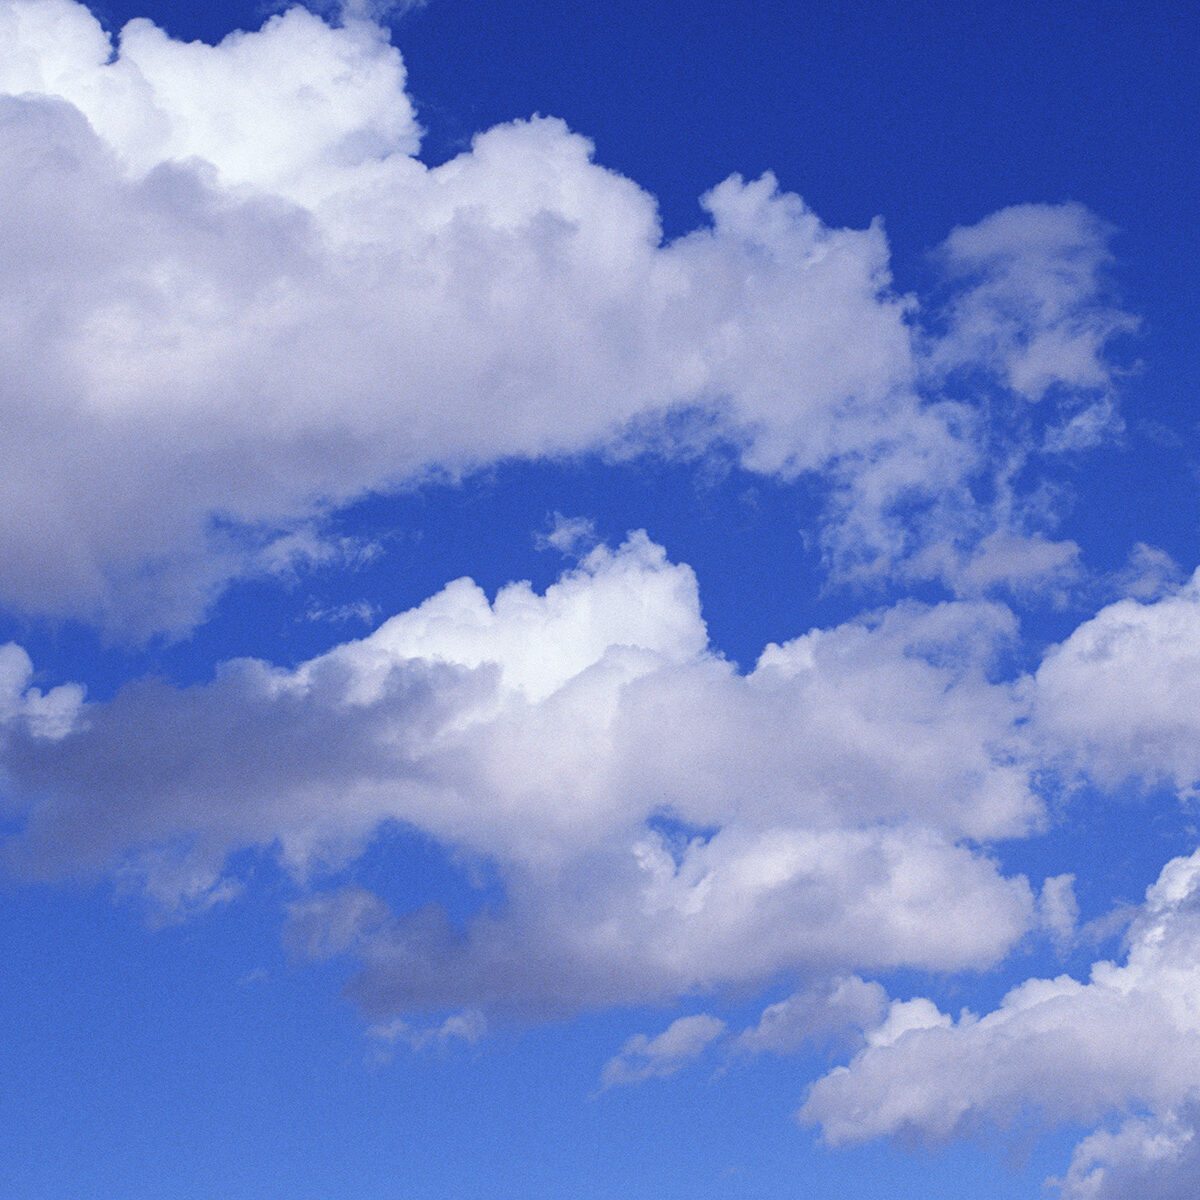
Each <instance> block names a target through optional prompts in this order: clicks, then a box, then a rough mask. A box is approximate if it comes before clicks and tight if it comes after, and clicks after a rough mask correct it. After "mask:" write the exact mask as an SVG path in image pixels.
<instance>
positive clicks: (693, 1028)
mask: <svg viewBox="0 0 1200 1200" xmlns="http://www.w3.org/2000/svg"><path fill="white" fill-rule="evenodd" d="M724 1032H725V1022H724V1021H721V1020H719V1019H718V1018H716V1017H711V1016H709V1015H708V1014H706V1013H697V1014H696V1015H695V1016H691V1017H680V1018H679V1019H678V1020H677V1021H672V1022H671V1024H670V1025H669V1026H668V1027H667V1028H666V1029H664V1030H663V1032H662V1033H660V1034H658V1036H657V1037H647V1036H646V1035H645V1034H644V1033H639V1034H635V1035H634V1036H633V1037H631V1038H630V1039H629V1040H628V1041H627V1042H626V1043H625V1045H624V1046H622V1047H621V1051H620V1053H619V1054H617V1055H615V1056H614V1057H613V1058H610V1059H609V1060H608V1062H606V1063H605V1064H604V1070H603V1071H602V1072H601V1073H600V1087H601V1090H604V1089H607V1088H610V1087H615V1086H617V1085H619V1084H630V1083H642V1082H643V1081H645V1080H647V1079H661V1078H663V1077H665V1076H668V1075H674V1074H675V1073H676V1072H677V1071H680V1070H682V1069H683V1068H684V1067H685V1066H687V1064H688V1063H689V1062H691V1061H693V1060H694V1059H696V1058H699V1057H700V1055H701V1054H703V1053H704V1051H705V1050H706V1049H708V1047H709V1046H710V1045H711V1044H712V1043H713V1042H714V1041H716V1040H717V1038H719V1037H721V1035H722V1034H724Z"/></svg>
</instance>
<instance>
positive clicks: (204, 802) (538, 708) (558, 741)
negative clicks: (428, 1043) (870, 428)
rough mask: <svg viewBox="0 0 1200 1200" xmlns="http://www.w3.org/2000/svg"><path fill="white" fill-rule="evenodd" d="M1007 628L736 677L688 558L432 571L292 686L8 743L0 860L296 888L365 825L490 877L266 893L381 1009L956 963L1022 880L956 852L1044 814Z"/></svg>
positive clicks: (193, 693)
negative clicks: (248, 854) (12, 828)
mask: <svg viewBox="0 0 1200 1200" xmlns="http://www.w3.org/2000/svg"><path fill="white" fill-rule="evenodd" d="M1010 632H1011V616H1010V614H1008V612H1007V611H1006V610H1004V609H1002V608H1000V607H999V606H997V605H993V604H980V603H966V602H958V603H950V604H942V605H935V606H932V607H929V606H920V605H912V604H905V605H901V606H899V607H898V608H895V609H892V610H890V611H887V612H884V613H881V614H878V615H876V616H874V617H871V618H868V619H864V620H859V621H854V622H850V623H848V624H846V625H843V626H839V627H836V628H833V629H826V630H817V631H813V632H812V633H809V634H807V635H805V636H803V637H801V638H798V639H796V640H795V641H792V642H789V643H786V644H785V645H781V646H770V647H768V648H767V649H766V650H765V651H764V653H763V655H762V657H761V659H760V661H759V663H758V665H757V666H756V668H755V669H754V670H753V671H751V672H750V673H749V674H746V675H742V674H739V673H738V672H737V670H736V669H735V668H734V667H733V666H732V665H731V664H730V663H728V662H727V661H726V660H724V659H723V658H721V657H720V656H719V655H717V654H715V653H714V652H713V651H712V650H711V649H710V648H709V647H708V644H707V637H706V631H705V627H704V623H703V620H702V619H701V616H700V609H699V598H698V594H697V585H696V580H695V577H694V575H693V573H692V572H691V570H690V569H689V568H687V567H686V566H682V565H676V564H673V563H670V562H669V561H668V560H667V558H666V556H665V554H664V552H663V550H662V549H661V548H660V547H658V546H656V545H654V544H653V543H652V542H650V541H649V539H648V538H646V536H645V535H644V534H635V535H632V536H631V537H630V538H629V540H628V541H627V542H626V543H625V544H624V545H623V546H621V547H620V548H619V549H617V550H611V549H609V548H607V547H604V546H601V547H598V548H597V549H595V550H594V551H592V553H591V554H589V555H588V556H587V557H586V558H585V559H584V560H583V562H582V563H581V564H580V565H579V567H578V568H575V569H573V570H569V571H567V572H566V573H565V574H564V575H563V576H562V578H561V579H560V580H559V582H558V583H556V584H554V585H553V586H552V587H550V588H549V589H548V590H547V591H546V592H545V594H543V595H539V594H537V593H535V592H533V591H532V590H531V588H530V587H529V585H528V584H512V585H509V586H508V587H506V588H503V589H501V590H500V591H499V592H498V593H497V595H496V597H495V598H494V600H492V601H490V602H489V601H488V599H487V598H486V596H485V595H484V594H483V593H482V591H481V590H480V589H479V588H478V587H477V586H476V585H475V584H473V583H472V582H471V581H470V580H466V579H463V580H459V581H457V582H455V583H452V584H450V585H448V586H447V587H446V588H445V589H443V590H442V591H441V592H439V593H438V594H436V595H435V596H433V597H431V598H430V599H429V600H427V601H425V602H424V603H423V604H421V605H419V606H418V607H416V608H414V609H412V610H410V611H408V612H405V613H401V614H399V615H397V616H395V617H393V618H391V619H390V620H388V621H386V622H384V624H383V625H381V626H380V627H379V629H377V630H376V631H375V632H374V633H372V634H370V635H369V636H368V637H366V638H363V639H361V640H358V641H351V642H347V643H345V644H343V645H341V646H339V647H336V648H335V649H333V650H331V651H329V652H327V653H326V654H323V655H321V656H320V657H318V658H316V659H313V660H311V661H309V662H306V663H303V664H301V665H300V666H299V667H297V668H296V669H294V670H290V671H289V670H281V669H278V668H275V667H272V666H270V665H269V664H267V663H264V662H261V661H258V660H240V661H235V662H231V663H228V664H226V665H225V666H224V667H223V668H222V669H221V670H220V672H219V673H218V675H217V677H216V678H215V679H214V681H213V682H212V683H210V684H207V685H202V686H197V687H192V688H186V689H177V688H174V687H171V686H169V685H166V684H163V683H156V682H142V683H135V684H132V685H130V686H129V687H127V688H126V689H125V690H124V691H122V692H121V693H119V694H118V695H117V696H116V697H115V698H114V699H112V700H111V701H107V702H104V703H99V704H93V705H90V706H88V707H87V708H86V709H85V710H84V713H83V715H82V717H81V719H80V721H79V723H78V727H77V728H76V729H75V730H74V732H72V733H71V734H69V735H67V736H66V737H64V738H62V739H61V740H60V741H59V742H57V743H55V746H54V749H53V751H52V752H50V751H48V750H47V749H46V747H45V746H44V745H43V744H42V743H40V742H39V741H37V740H36V739H33V738H30V737H26V738H24V739H18V740H16V741H15V742H14V744H13V746H12V748H11V750H10V754H9V759H10V764H11V768H10V769H11V773H12V777H13V779H14V780H15V781H16V784H17V785H18V788H19V791H20V794H21V795H23V796H25V797H28V798H29V803H28V809H27V813H26V821H25V828H24V831H23V832H22V834H21V835H20V837H19V838H17V839H15V840H11V841H10V842H9V843H8V845H7V846H6V848H5V854H6V858H7V861H8V862H9V864H10V866H11V867H14V868H16V869H19V870H22V871H24V872H26V873H33V874H41V875H45V874H47V873H49V874H55V873H62V872H73V871H77V870H91V871H97V870H112V869H120V870H122V871H123V872H125V873H126V875H127V876H130V877H137V876H138V874H139V873H141V874H142V875H144V877H145V878H146V880H147V886H148V888H149V890H150V891H151V892H152V894H153V896H154V897H155V898H156V899H157V900H158V901H159V902H161V903H165V904H166V905H167V906H168V907H170V905H171V904H172V903H180V904H183V905H185V906H187V905H192V906H194V905H196V904H203V903H207V902H209V899H210V898H212V897H214V896H215V897H219V896H220V895H223V894H224V892H223V891H222V889H224V888H227V887H229V886H230V885H231V884H232V883H234V882H236V881H235V880H233V879H232V878H227V877H226V876H224V875H223V874H222V872H223V870H224V864H225V863H226V861H227V859H228V858H229V856H230V855H232V854H234V853H235V852H237V851H238V850H242V849H246V848H257V849H259V850H268V849H271V848H277V853H278V855H279V858H280V861H281V862H282V863H283V864H284V865H285V866H286V867H287V868H288V869H289V870H290V871H292V872H293V874H294V875H295V876H296V877H297V878H298V879H302V880H303V879H311V880H314V881H316V880H319V879H320V878H321V876H322V874H323V873H324V872H328V871H329V870H331V869H336V868H337V867H338V866H340V865H342V864H344V863H346V862H348V861H349V860H351V859H352V858H354V857H355V856H356V855H357V854H359V853H360V852H361V851H362V849H363V848H364V847H365V846H366V845H367V843H368V842H369V841H370V840H371V839H372V838H373V837H374V836H376V835H377V834H378V833H379V831H380V830H381V829H383V828H384V827H387V826H389V825H390V826H394V825H397V824H398V825H400V826H402V827H404V826H407V827H412V828H415V829H417V830H420V831H421V832H422V833H424V834H426V835H429V836H432V837H433V838H435V839H436V840H437V841H439V842H440V843H441V844H443V845H444V846H446V847H448V848H450V849H451V850H452V851H453V852H455V853H457V854H460V855H466V856H468V858H475V859H477V860H480V861H486V862H487V863H489V864H491V866H492V867H494V869H495V870H496V871H497V872H498V874H499V878H500V880H501V882H502V884H503V888H504V896H505V899H504V905H503V907H502V908H501V909H499V910H496V911H491V910H488V909H484V910H482V911H480V913H479V914H478V915H477V916H476V917H475V918H473V919H472V920H470V921H469V922H468V923H467V925H466V926H465V927H457V926H455V925H454V924H453V923H452V922H450V921H449V920H448V918H447V917H446V916H445V915H444V914H442V913H440V912H438V911H436V910H432V909H431V910H423V911H417V912H410V913H398V914H393V913H391V912H390V911H389V910H388V909H387V907H386V905H385V904H384V903H383V901H382V900H379V899H378V898H375V897H371V896H369V895H364V894H363V893H361V892H360V891H357V890H352V891H349V892H347V891H337V890H334V891H331V892H318V893H317V894H315V895H313V896H312V897H310V898H309V899H307V900H305V901H304V902H303V903H301V904H299V905H298V907H297V908H296V909H295V910H294V911H293V915H292V937H293V940H294V942H295V944H296V945H297V946H299V947H300V948H302V949H304V950H306V951H307V952H310V953H316V954H324V953H328V952H330V951H329V949H328V948H329V947H330V946H331V945H332V946H334V947H336V948H337V951H338V952H353V953H354V954H356V955H357V956H358V957H360V958H361V960H362V962H363V974H362V977H361V979H360V980H359V983H358V984H357V985H356V988H357V994H358V996H359V998H360V1000H361V1002H362V1003H363V1004H364V1006H365V1007H366V1008H368V1009H369V1010H370V1011H374V1012H379V1013H394V1012H404V1011H408V1010H410V1009H445V1008H464V1007H466V1008H483V1009H486V1008H488V1007H489V1006H498V1007H506V1008H512V1007H516V1008H519V1009H527V1010H529V1009H539V1008H542V1009H564V1008H565V1009H573V1008H575V1007H577V1006H579V1005H586V1004H596V1003H632V1002H637V1001H645V1000H657V1001H662V1000H667V999H670V998H671V997H673V996H677V995H680V994H684V993H688V992H694V991H707V990H709V989H712V988H713V987H715V986H718V985H720V984H722V983H728V982H732V983H740V984H749V983H761V982H764V981H766V980H768V979H770V978H772V977H773V976H775V975H776V974H778V973H779V972H780V971H786V970H797V969H818V970H821V971H832V972H836V971H839V970H857V969H886V968H889V967H897V966H918V967H928V968H933V969H955V968H961V967H972V966H985V965H988V964H989V963H992V962H994V961H995V960H996V959H997V958H999V957H1000V956H1002V955H1003V954H1004V953H1005V952H1006V951H1007V949H1008V948H1009V947H1010V946H1011V945H1012V944H1013V943H1014V942H1015V941H1016V940H1017V939H1019V938H1020V937H1021V936H1022V935H1023V934H1024V933H1025V932H1026V931H1027V930H1028V929H1030V928H1031V927H1032V926H1033V924H1034V922H1035V919H1036V912H1035V905H1034V900H1033V896H1032V894H1031V891H1030V888H1029V885H1028V883H1027V882H1026V880H1025V879H1024V878H1023V877H1019V876H1018V877H1014V878H1006V877H1004V876H1003V875H1002V874H1001V873H1000V872H999V870H998V869H997V866H996V864H995V863H994V862H993V861H992V860H991V859H990V858H989V857H987V855H985V854H983V853H981V852H980V851H978V850H976V849H972V848H970V847H969V846H968V845H967V844H965V843H964V842H963V841H962V839H963V837H964V836H969V837H971V838H988V837H996V836H1012V835H1015V834H1020V833H1022V832H1025V831H1028V830H1029V829H1030V828H1032V827H1033V826H1034V825H1035V824H1036V823H1037V822H1038V821H1039V820H1040V819H1041V805H1040V802H1039V801H1038V800H1037V798H1036V797H1035V795H1034V794H1033V792H1032V790H1031V787H1030V771H1031V769H1032V766H1031V764H1030V763H1028V762H1025V761H1024V760H1023V758H1022V754H1023V751H1022V748H1021V742H1020V738H1019V737H1018V736H1017V735H1016V732H1015V729H1016V722H1017V720H1018V718H1019V716H1020V715H1021V713H1022V712H1023V707H1022V703H1023V702H1022V700H1021V699H1020V696H1019V694H1018V689H1015V688H1014V687H1013V685H1011V684H1005V683H996V682H991V681H990V680H989V677H988V672H989V667H990V664H991V663H992V661H993V657H994V654H995V650H996V645H997V642H998V641H1003V639H1004V638H1005V637H1006V636H1007V635H1008V634H1009V633H1010ZM173 873H174V874H173ZM173 879H177V882H178V888H179V892H178V895H177V896H175V897H172V894H171V884H172V880H173ZM951 897H953V903H948V901H949V898H951ZM331 939H332V940H331Z"/></svg>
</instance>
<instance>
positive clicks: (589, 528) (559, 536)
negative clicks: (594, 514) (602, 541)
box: [534, 512, 599, 555]
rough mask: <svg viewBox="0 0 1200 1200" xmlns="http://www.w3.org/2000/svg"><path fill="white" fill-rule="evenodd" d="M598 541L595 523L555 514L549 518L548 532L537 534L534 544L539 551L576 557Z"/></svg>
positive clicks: (558, 513) (587, 518)
mask: <svg viewBox="0 0 1200 1200" xmlns="http://www.w3.org/2000/svg"><path fill="white" fill-rule="evenodd" d="M598 540H599V539H598V538H597V537H596V523H595V522H594V521H592V520H591V519H590V518H589V517H564V516H563V515H562V513H560V512H556V513H554V514H553V515H552V516H551V518H550V528H549V530H548V531H547V532H545V533H539V534H538V535H537V537H536V538H535V539H534V544H535V545H536V546H537V548H538V549H539V550H557V551H558V552H559V553H560V554H575V555H578V554H580V553H581V552H585V551H588V550H591V549H592V548H593V547H594V546H595V545H596V542H597V541H598Z"/></svg>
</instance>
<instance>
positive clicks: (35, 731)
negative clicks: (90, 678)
mask: <svg viewBox="0 0 1200 1200" xmlns="http://www.w3.org/2000/svg"><path fill="white" fill-rule="evenodd" d="M32 680H33V662H32V660H31V659H30V657H29V655H28V654H27V653H26V652H25V650H24V649H23V648H22V647H20V646H18V645H17V644H16V643H15V642H9V643H7V644H6V645H3V646H0V732H2V731H3V730H4V728H5V727H6V726H12V727H15V726H17V725H18V724H19V725H21V726H23V727H24V728H25V729H27V730H28V731H29V733H30V734H32V735H33V736H34V737H35V738H41V739H50V740H57V739H58V738H62V737H65V736H66V735H67V734H68V733H70V732H71V730H72V729H74V728H75V724H76V721H77V720H78V717H79V710H80V708H81V706H82V704H83V696H84V691H83V688H82V687H80V686H79V684H76V683H65V684H60V685H59V686H58V687H54V688H51V689H50V690H49V691H48V692H43V691H42V690H41V689H40V688H36V687H33V686H32Z"/></svg>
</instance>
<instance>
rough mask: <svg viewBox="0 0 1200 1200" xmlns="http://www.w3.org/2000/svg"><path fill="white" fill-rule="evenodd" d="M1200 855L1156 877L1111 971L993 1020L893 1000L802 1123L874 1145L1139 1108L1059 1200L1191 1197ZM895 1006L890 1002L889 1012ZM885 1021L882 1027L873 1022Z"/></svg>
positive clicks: (1040, 988) (1012, 1005) (1198, 1059)
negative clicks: (898, 1017) (889, 1138)
mask: <svg viewBox="0 0 1200 1200" xmlns="http://www.w3.org/2000/svg"><path fill="white" fill-rule="evenodd" d="M1198 899H1200V852H1197V853H1196V854H1193V855H1191V856H1190V857H1186V858H1177V859H1173V860H1172V861H1171V862H1169V863H1168V864H1167V865H1166V866H1165V867H1164V869H1163V871H1162V874H1161V875H1160V877H1159V879H1158V881H1157V882H1156V883H1155V884H1154V885H1153V886H1152V887H1151V888H1150V889H1149V891H1148V892H1147V894H1146V900H1145V903H1144V905H1143V906H1142V908H1141V910H1140V911H1139V913H1138V915H1137V917H1136V919H1135V920H1134V922H1133V924H1132V926H1131V928H1130V931H1129V951H1128V955H1127V958H1126V960H1125V962H1124V963H1123V964H1122V965H1117V964H1115V963H1112V962H1098V963H1096V964H1095V965H1094V966H1093V968H1092V970H1091V974H1090V977H1089V978H1088V980H1087V981H1086V982H1080V981H1078V980H1076V979H1073V978H1071V977H1069V976H1061V977H1059V978H1057V979H1031V980H1028V981H1026V982H1025V983H1022V984H1020V985H1019V986H1018V987H1016V988H1014V989H1013V990H1012V991H1011V992H1010V993H1009V994H1008V995H1007V996H1006V997H1005V998H1004V1000H1003V1001H1002V1003H1001V1004H1000V1006H999V1007H998V1008H997V1009H996V1010H995V1011H993V1012H991V1013H988V1014H986V1015H984V1016H982V1017H979V1016H976V1015H974V1014H972V1013H969V1012H964V1013H963V1014H962V1015H961V1016H960V1017H959V1018H958V1020H957V1021H954V1020H952V1019H951V1018H950V1017H949V1016H947V1015H945V1014H943V1013H941V1012H939V1011H938V1009H937V1008H936V1006H935V1005H933V1004H932V1003H931V1002H930V1001H928V1000H915V1001H910V1002H906V1003H907V1010H906V1011H905V1013H904V1016H905V1019H904V1020H902V1021H900V1022H899V1023H898V1024H896V1025H895V1028H893V1029H892V1030H891V1031H890V1033H889V1035H888V1036H886V1037H881V1036H878V1035H872V1036H869V1039H868V1040H869V1044H868V1046H867V1047H866V1048H865V1049H864V1050H863V1051H862V1052H861V1053H859V1054H858V1055H857V1056H856V1057H855V1058H854V1060H853V1061H852V1062H851V1063H850V1064H849V1066H848V1067H840V1068H836V1069H835V1070H834V1071H833V1072H831V1073H830V1074H828V1075H826V1076H825V1077H824V1078H823V1079H821V1080H819V1081H818V1082H817V1083H816V1084H815V1085H814V1086H813V1088H812V1089H811V1091H810V1093H809V1096H808V1098H807V1100H806V1101H805V1104H804V1106H803V1108H802V1109H801V1110H800V1116H801V1118H802V1119H803V1120H805V1121H808V1122H812V1123H816V1124H819V1125H820V1126H821V1129H822V1132H823V1133H824V1136H825V1137H826V1139H827V1140H829V1141H830V1142H833V1143H846V1142H857V1141H862V1140H864V1139H867V1138H872V1137H878V1136H882V1135H906V1136H910V1137H911V1136H916V1137H921V1138H927V1139H931V1140H935V1141H940V1140H944V1139H947V1138H950V1137H954V1136H961V1135H962V1134H964V1133H971V1132H975V1131H978V1130H979V1129H981V1128H986V1127H988V1126H1001V1127H1005V1126H1010V1125H1012V1124H1014V1123H1015V1122H1017V1121H1018V1120H1019V1119H1020V1118H1022V1116H1023V1115H1025V1114H1027V1113H1029V1112H1036V1113H1038V1114H1039V1115H1040V1117H1041V1118H1042V1119H1043V1120H1045V1121H1048V1122H1052V1123H1064V1122H1073V1123H1079V1124H1095V1123H1097V1122H1100V1121H1103V1120H1105V1119H1107V1118H1109V1117H1111V1116H1114V1115H1121V1114H1126V1113H1128V1112H1130V1111H1131V1110H1134V1111H1138V1110H1140V1111H1141V1112H1142V1113H1148V1114H1149V1116H1148V1117H1146V1118H1145V1119H1143V1118H1141V1117H1139V1118H1136V1119H1132V1120H1129V1121H1127V1122H1126V1123H1125V1124H1124V1125H1123V1126H1122V1127H1121V1129H1120V1130H1119V1131H1118V1132H1116V1133H1111V1132H1108V1131H1107V1130H1103V1129H1102V1130H1099V1131H1097V1132H1096V1133H1094V1134H1092V1135H1090V1136H1089V1137H1088V1138H1086V1139H1085V1140H1084V1141H1083V1142H1082V1143H1081V1144H1080V1146H1079V1148H1078V1150H1077V1151H1076V1154H1075V1158H1074V1161H1073V1163H1072V1166H1071V1169H1070V1172H1069V1174H1068V1176H1067V1178H1066V1180H1065V1182H1064V1184H1063V1194H1064V1195H1065V1196H1067V1197H1070V1198H1071V1200H1084V1198H1085V1197H1086V1198H1091V1200H1099V1198H1101V1197H1102V1198H1105V1200H1108V1198H1110V1197H1112V1198H1115V1197H1118V1196H1120V1197H1126V1196H1133V1195H1137V1196H1144V1197H1146V1198H1147V1200H1173V1198H1175V1197H1182V1196H1183V1195H1185V1194H1189V1195H1190V1194H1193V1192H1194V1189H1195V1186H1196V1183H1197V1180H1198V1179H1200V1175H1198V1174H1197V1165H1196V1164H1197V1156H1196V1153H1195V1150H1194V1148H1193V1143H1194V1141H1195V1138H1196V1126H1195V1121H1194V1117H1195V1095H1196V1086H1197V1079H1200V1074H1198V1073H1200V1003H1198V1001H1197V997H1200V906H1198V904H1197V901H1198ZM902 1008H904V1006H903V1005H900V1004H893V1009H892V1012H893V1015H895V1014H897V1013H899V1012H900V1011H901V1009H902ZM889 1024H893V1022H892V1020H891V1019H890V1018H889V1022H886V1023H885V1025H884V1026H883V1030H885V1031H886V1030H888V1026H889Z"/></svg>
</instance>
